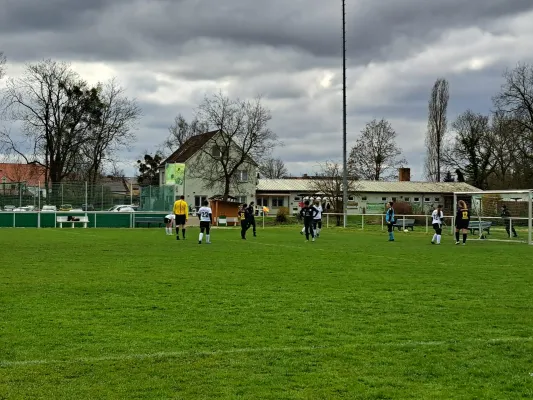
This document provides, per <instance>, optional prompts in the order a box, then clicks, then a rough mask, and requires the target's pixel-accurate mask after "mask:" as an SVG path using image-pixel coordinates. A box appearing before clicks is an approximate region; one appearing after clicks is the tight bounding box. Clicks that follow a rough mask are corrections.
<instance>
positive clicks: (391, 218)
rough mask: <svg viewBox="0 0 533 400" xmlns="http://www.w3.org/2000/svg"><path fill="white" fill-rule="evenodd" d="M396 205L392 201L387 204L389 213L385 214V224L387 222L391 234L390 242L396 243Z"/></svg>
mask: <svg viewBox="0 0 533 400" xmlns="http://www.w3.org/2000/svg"><path fill="white" fill-rule="evenodd" d="M393 206H394V203H393V202H392V201H390V202H388V203H387V213H386V214H385V222H387V232H389V242H394V222H395V216H394V208H393Z"/></svg>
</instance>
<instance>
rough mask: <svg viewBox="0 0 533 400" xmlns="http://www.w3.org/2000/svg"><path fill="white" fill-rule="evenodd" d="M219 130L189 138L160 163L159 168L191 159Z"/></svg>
mask: <svg viewBox="0 0 533 400" xmlns="http://www.w3.org/2000/svg"><path fill="white" fill-rule="evenodd" d="M218 132H219V130H216V131H211V132H205V133H202V134H200V135H196V136H193V137H191V138H189V139H188V140H187V141H186V142H185V143H183V145H181V146H180V148H179V149H178V150H176V151H175V152H174V153H172V154H171V155H170V156H168V157H167V159H166V160H164V161H163V162H162V163H161V166H164V165H165V164H170V163H184V162H186V161H187V160H188V159H189V158H191V157H192V156H193V155H194V154H196V152H197V151H198V150H200V149H201V148H202V147H203V145H204V144H206V143H207V142H208V141H209V140H211V138H213V136H215V134H216V133H218Z"/></svg>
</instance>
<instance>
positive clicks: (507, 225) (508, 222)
mask: <svg viewBox="0 0 533 400" xmlns="http://www.w3.org/2000/svg"><path fill="white" fill-rule="evenodd" d="M500 216H501V217H502V219H503V222H504V224H505V230H506V231H507V236H509V237H511V229H512V231H513V237H518V234H517V233H516V230H515V228H514V226H512V223H511V213H510V212H509V209H508V208H507V206H506V205H505V204H504V205H503V206H502V212H501V214H500Z"/></svg>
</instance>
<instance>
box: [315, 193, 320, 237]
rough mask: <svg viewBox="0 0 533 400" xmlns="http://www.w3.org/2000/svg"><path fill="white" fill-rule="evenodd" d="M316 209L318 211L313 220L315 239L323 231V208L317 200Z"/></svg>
mask: <svg viewBox="0 0 533 400" xmlns="http://www.w3.org/2000/svg"><path fill="white" fill-rule="evenodd" d="M314 207H315V208H316V210H317V214H316V215H315V217H314V218H313V231H314V234H315V237H319V236H320V231H321V230H322V206H321V205H320V202H319V201H318V200H315V204H314Z"/></svg>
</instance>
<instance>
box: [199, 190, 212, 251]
mask: <svg viewBox="0 0 533 400" xmlns="http://www.w3.org/2000/svg"><path fill="white" fill-rule="evenodd" d="M198 218H200V235H199V236H198V244H202V239H203V237H204V231H205V242H206V243H207V244H211V234H210V231H211V222H212V221H213V212H212V211H211V207H209V203H208V202H207V200H206V201H204V202H203V204H202V207H200V209H199V210H198Z"/></svg>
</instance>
